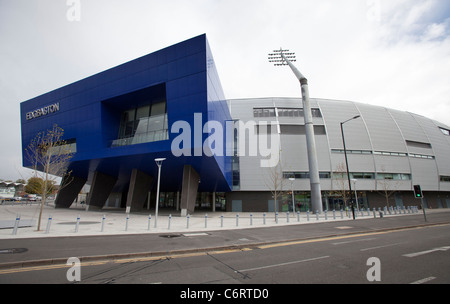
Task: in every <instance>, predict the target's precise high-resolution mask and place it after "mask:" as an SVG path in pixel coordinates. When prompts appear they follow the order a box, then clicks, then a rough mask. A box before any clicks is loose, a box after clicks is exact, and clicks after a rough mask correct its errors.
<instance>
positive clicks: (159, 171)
mask: <svg viewBox="0 0 450 304" xmlns="http://www.w3.org/2000/svg"><path fill="white" fill-rule="evenodd" d="M160 178H161V163H159V164H158V186H157V188H156V207H155V228H156V225H157V222H158V205H159V184H160V182H161V180H160Z"/></svg>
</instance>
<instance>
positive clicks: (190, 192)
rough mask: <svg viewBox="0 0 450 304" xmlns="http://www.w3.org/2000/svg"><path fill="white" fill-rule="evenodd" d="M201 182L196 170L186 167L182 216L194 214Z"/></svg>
mask: <svg viewBox="0 0 450 304" xmlns="http://www.w3.org/2000/svg"><path fill="white" fill-rule="evenodd" d="M199 180H200V176H199V175H198V173H197V172H196V171H195V170H194V168H192V166H190V165H185V166H184V169H183V183H182V189H181V216H186V215H187V214H192V213H193V212H194V208H195V200H196V198H197V190H198V182H199Z"/></svg>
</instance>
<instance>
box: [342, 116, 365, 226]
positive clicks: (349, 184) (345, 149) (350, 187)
mask: <svg viewBox="0 0 450 304" xmlns="http://www.w3.org/2000/svg"><path fill="white" fill-rule="evenodd" d="M359 117H361V116H360V115H356V116H355V117H352V118H350V119H347V120H346V121H344V122H341V134H342V142H343V143H344V155H345V167H346V168H347V178H348V189H349V191H350V205H351V207H352V214H353V219H355V206H354V205H353V193H352V185H351V182H350V172H349V170H348V160H347V148H346V147H345V137H344V124H345V123H346V122H349V121H350V120H353V119H357V118H359Z"/></svg>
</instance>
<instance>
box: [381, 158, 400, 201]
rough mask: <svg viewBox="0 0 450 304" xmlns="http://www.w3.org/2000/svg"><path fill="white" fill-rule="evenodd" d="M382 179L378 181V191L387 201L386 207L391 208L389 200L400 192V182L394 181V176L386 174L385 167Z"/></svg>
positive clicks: (382, 171) (382, 169) (382, 170)
mask: <svg viewBox="0 0 450 304" xmlns="http://www.w3.org/2000/svg"><path fill="white" fill-rule="evenodd" d="M380 171H381V176H382V179H377V190H378V194H380V195H382V196H383V197H384V198H385V200H386V207H387V208H389V207H390V205H389V198H390V197H391V196H392V195H393V194H394V193H395V192H397V190H398V187H399V181H398V180H394V176H393V175H391V174H388V173H385V172H386V170H385V167H384V166H382V167H381V170H380Z"/></svg>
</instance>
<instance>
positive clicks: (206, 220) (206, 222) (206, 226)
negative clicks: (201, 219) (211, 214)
mask: <svg viewBox="0 0 450 304" xmlns="http://www.w3.org/2000/svg"><path fill="white" fill-rule="evenodd" d="M205 228H208V214H205Z"/></svg>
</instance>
